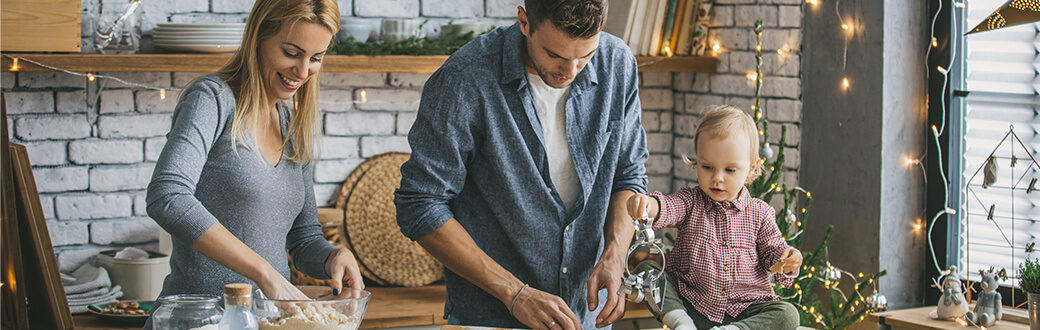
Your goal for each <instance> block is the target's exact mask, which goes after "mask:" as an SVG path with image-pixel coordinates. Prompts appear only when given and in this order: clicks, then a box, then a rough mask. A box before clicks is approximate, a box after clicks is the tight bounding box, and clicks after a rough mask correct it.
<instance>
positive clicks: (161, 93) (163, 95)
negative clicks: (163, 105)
mask: <svg viewBox="0 0 1040 330" xmlns="http://www.w3.org/2000/svg"><path fill="white" fill-rule="evenodd" d="M159 99H160V100H165V99H166V89H165V88H160V89H159Z"/></svg>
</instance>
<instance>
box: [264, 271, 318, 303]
mask: <svg viewBox="0 0 1040 330" xmlns="http://www.w3.org/2000/svg"><path fill="white" fill-rule="evenodd" d="M267 278H268V280H265V281H259V282H257V284H256V285H257V286H258V287H260V291H261V292H263V294H264V295H265V296H267V299H276V300H310V298H307V295H305V294H303V292H302V291H300V289H298V288H296V286H295V285H293V284H292V283H289V280H286V279H285V277H282V275H281V274H278V273H277V272H275V275H274V276H268V277H267ZM254 298H255V297H254Z"/></svg>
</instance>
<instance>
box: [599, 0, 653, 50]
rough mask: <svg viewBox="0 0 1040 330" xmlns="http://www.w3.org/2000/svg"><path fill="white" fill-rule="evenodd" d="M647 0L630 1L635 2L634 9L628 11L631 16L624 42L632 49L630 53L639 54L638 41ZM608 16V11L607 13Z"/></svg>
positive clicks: (644, 17) (641, 34) (644, 18)
mask: <svg viewBox="0 0 1040 330" xmlns="http://www.w3.org/2000/svg"><path fill="white" fill-rule="evenodd" d="M648 2H649V0H634V1H633V2H632V3H634V4H635V10H634V11H632V12H631V13H630V15H631V16H632V17H631V18H632V19H631V21H630V22H629V25H630V26H629V27H627V29H628V33H627V34H626V35H625V42H626V43H628V48H630V49H632V54H635V55H639V49H640V47H641V46H642V44H641V43H640V41H641V40H642V38H643V25H644V24H645V23H643V22H644V21H645V20H646V11H647V3H648ZM607 15H608V16H609V15H610V13H607Z"/></svg>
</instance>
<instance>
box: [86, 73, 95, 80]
mask: <svg viewBox="0 0 1040 330" xmlns="http://www.w3.org/2000/svg"><path fill="white" fill-rule="evenodd" d="M94 79H96V78H95V77H94V74H92V73H87V80H90V81H94Z"/></svg>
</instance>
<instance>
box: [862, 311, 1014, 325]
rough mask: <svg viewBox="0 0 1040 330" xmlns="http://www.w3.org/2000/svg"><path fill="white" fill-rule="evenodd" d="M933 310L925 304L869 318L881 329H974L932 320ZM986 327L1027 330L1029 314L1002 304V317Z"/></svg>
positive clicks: (957, 323)
mask: <svg viewBox="0 0 1040 330" xmlns="http://www.w3.org/2000/svg"><path fill="white" fill-rule="evenodd" d="M934 310H935V306H925V307H917V308H910V309H900V310H894V311H887V312H881V313H874V314H870V320H871V321H874V322H876V323H877V324H878V325H879V326H881V327H879V328H881V329H913V330H918V329H921V330H942V329H975V327H973V326H966V325H961V323H960V322H959V321H941V320H933V319H932V318H930V317H928V313H931V312H932V311H934ZM1023 317H1024V318H1023ZM986 329H989V330H1009V329H1013V330H1020V329H1021V330H1027V329H1029V316H1028V315H1027V314H1026V312H1025V311H1024V310H1021V309H1014V308H1011V307H1007V306H1004V309H1003V318H1002V319H1001V320H1000V321H997V324H996V325H994V326H991V327H986Z"/></svg>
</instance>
